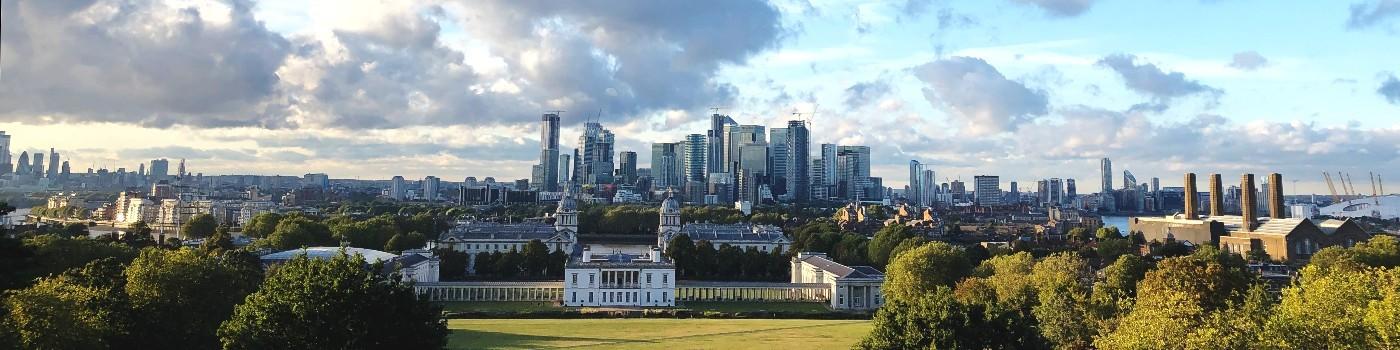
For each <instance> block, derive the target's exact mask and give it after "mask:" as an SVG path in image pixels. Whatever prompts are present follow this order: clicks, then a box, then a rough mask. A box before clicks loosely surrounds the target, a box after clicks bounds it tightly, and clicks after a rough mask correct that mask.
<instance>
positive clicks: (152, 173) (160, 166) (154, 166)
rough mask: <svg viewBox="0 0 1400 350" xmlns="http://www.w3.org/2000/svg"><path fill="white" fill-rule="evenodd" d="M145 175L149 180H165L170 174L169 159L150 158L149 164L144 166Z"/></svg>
mask: <svg viewBox="0 0 1400 350" xmlns="http://www.w3.org/2000/svg"><path fill="white" fill-rule="evenodd" d="M146 175H147V176H149V177H150V178H151V182H155V181H160V180H165V178H166V177H168V176H170V161H169V160H165V159H152V160H151V166H148V167H146Z"/></svg>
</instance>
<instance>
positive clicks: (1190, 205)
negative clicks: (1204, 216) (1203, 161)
mask: <svg viewBox="0 0 1400 350" xmlns="http://www.w3.org/2000/svg"><path fill="white" fill-rule="evenodd" d="M1184 183H1185V186H1186V219H1188V220H1195V219H1197V218H1199V217H1200V216H1199V215H1197V214H1196V203H1197V202H1196V173H1186V179H1185V180H1184Z"/></svg>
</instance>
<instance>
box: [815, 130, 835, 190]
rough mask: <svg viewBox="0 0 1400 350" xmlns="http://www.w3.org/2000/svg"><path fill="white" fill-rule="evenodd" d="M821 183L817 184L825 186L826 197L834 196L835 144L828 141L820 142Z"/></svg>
mask: <svg viewBox="0 0 1400 350" xmlns="http://www.w3.org/2000/svg"><path fill="white" fill-rule="evenodd" d="M821 147H822V150H821V152H822V159H821V163H822V166H821V170H822V183H821V184H818V186H822V187H825V188H826V189H825V190H824V191H826V195H827V198H830V197H832V196H835V195H836V193H837V191H836V145H834V144H830V143H823V144H822V146H821Z"/></svg>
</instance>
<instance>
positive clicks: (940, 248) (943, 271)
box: [882, 242, 972, 301]
mask: <svg viewBox="0 0 1400 350" xmlns="http://www.w3.org/2000/svg"><path fill="white" fill-rule="evenodd" d="M971 270H972V266H971V264H969V263H968V261H967V255H966V254H965V253H964V252H963V250H962V249H960V248H957V247H954V246H951V245H949V244H947V243H943V242H930V243H928V244H924V245H922V246H919V247H918V248H914V249H911V250H909V251H907V252H904V253H903V254H900V255H899V256H898V257H896V258H895V259H894V260H893V261H891V262H890V265H889V269H888V271H886V272H885V283H884V285H883V286H882V289H883V290H884V292H885V297H886V299H887V300H893V299H902V300H905V301H912V300H914V298H915V297H916V296H918V295H922V294H925V293H928V292H929V291H932V290H934V288H935V287H937V286H951V285H952V284H953V283H954V282H956V281H958V280H959V279H962V277H963V276H966V275H967V274H968V272H970V271H971Z"/></svg>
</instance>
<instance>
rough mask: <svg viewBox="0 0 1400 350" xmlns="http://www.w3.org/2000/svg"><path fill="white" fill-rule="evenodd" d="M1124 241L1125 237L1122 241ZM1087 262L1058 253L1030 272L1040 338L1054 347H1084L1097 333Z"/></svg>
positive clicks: (1034, 309) (1032, 311) (1036, 265)
mask: <svg viewBox="0 0 1400 350" xmlns="http://www.w3.org/2000/svg"><path fill="white" fill-rule="evenodd" d="M1122 241H1126V240H1122ZM1088 271H1090V269H1089V265H1088V264H1086V263H1085V262H1084V261H1083V260H1081V259H1080V258H1079V257H1078V256H1077V255H1073V254H1070V253H1058V254H1054V255H1051V256H1049V257H1046V258H1045V259H1042V260H1041V261H1040V262H1037V263H1036V264H1035V268H1034V270H1032V271H1031V276H1030V279H1031V282H1032V283H1033V284H1034V285H1035V289H1036V297H1037V304H1036V305H1035V306H1033V307H1032V308H1031V313H1032V314H1033V315H1034V316H1035V319H1036V323H1038V324H1039V327H1038V328H1039V330H1040V335H1041V337H1044V338H1045V339H1046V340H1049V341H1050V342H1051V343H1052V344H1053V345H1054V347H1055V348H1056V349H1086V348H1089V346H1090V345H1091V343H1092V341H1093V339H1094V336H1095V335H1096V334H1097V332H1096V330H1097V329H1096V327H1095V326H1096V325H1095V324H1093V323H1091V322H1085V320H1088V319H1090V316H1091V311H1090V310H1091V307H1090V305H1089V288H1087V286H1085V285H1084V283H1082V282H1081V281H1084V280H1087V279H1088V278H1089V274H1088Z"/></svg>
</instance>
